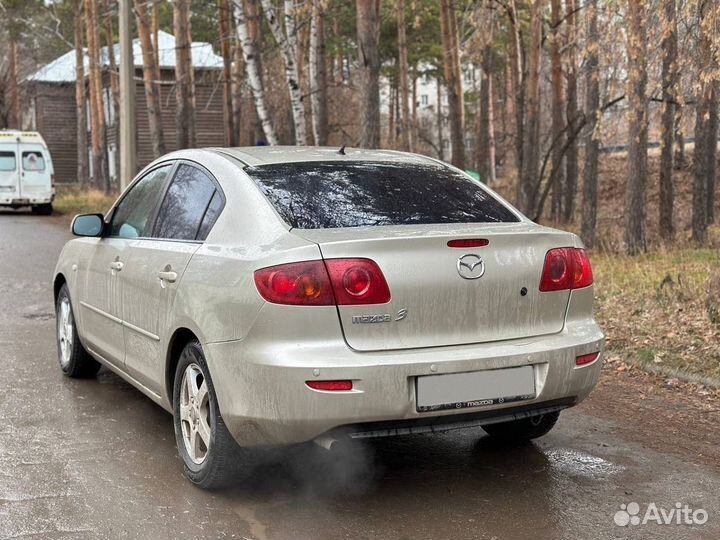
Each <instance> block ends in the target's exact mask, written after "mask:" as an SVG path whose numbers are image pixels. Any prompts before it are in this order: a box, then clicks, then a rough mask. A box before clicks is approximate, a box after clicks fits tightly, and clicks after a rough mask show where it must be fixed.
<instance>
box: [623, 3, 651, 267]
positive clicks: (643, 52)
mask: <svg viewBox="0 0 720 540" xmlns="http://www.w3.org/2000/svg"><path fill="white" fill-rule="evenodd" d="M626 6H627V14H628V17H627V18H628V35H627V54H628V82H627V92H626V93H627V96H628V101H629V109H628V132H629V133H630V134H631V136H630V140H629V144H628V164H627V182H626V189H625V234H624V239H625V250H626V251H627V253H628V255H637V254H638V253H640V252H643V251H645V250H646V249H647V245H646V238H645V212H646V209H645V206H646V199H647V141H648V104H647V79H648V77H647V61H646V58H647V32H646V24H647V4H646V0H627V1H626Z"/></svg>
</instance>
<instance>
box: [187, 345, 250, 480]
mask: <svg viewBox="0 0 720 540" xmlns="http://www.w3.org/2000/svg"><path fill="white" fill-rule="evenodd" d="M191 397H192V400H191V399H190V398H191ZM181 406H182V407H183V411H181ZM173 417H174V418H173V423H174V425H175V441H176V443H177V447H178V452H179V453H180V457H181V458H182V460H183V462H184V465H185V468H184V470H185V476H186V477H187V478H188V480H190V481H191V482H192V483H193V484H195V485H197V486H198V487H201V488H203V489H210V490H212V489H219V488H222V487H226V486H228V485H230V484H232V483H233V482H234V481H235V480H237V472H238V468H239V466H240V464H241V462H242V457H243V456H242V451H241V449H240V447H239V446H238V444H237V442H235V439H233V437H232V435H230V432H229V431H228V429H227V427H225V422H223V419H222V416H221V415H220V409H219V408H218V404H217V397H216V395H215V388H214V386H213V384H212V380H211V379H210V373H209V371H208V367H207V363H206V362H205V355H204V354H203V351H202V347H201V346H200V343H199V342H198V341H197V340H192V341H190V342H189V343H188V344H187V345H186V346H185V348H184V349H183V351H182V353H181V354H180V360H179V361H178V365H177V369H176V370H175V383H174V385H173ZM193 432H194V435H193ZM203 433H205V436H203ZM193 437H194V438H193ZM206 438H207V439H209V444H208V443H207V442H206V440H205V439H206ZM193 441H194V443H193Z"/></svg>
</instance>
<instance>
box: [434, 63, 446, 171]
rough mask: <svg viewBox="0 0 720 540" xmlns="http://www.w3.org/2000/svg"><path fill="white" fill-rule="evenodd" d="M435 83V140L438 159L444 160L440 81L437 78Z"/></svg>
mask: <svg viewBox="0 0 720 540" xmlns="http://www.w3.org/2000/svg"><path fill="white" fill-rule="evenodd" d="M436 82H437V111H436V112H437V120H436V123H437V126H436V127H437V138H438V159H439V160H441V161H444V160H445V144H444V142H445V141H444V140H443V109H442V79H441V78H440V77H438V78H437V79H436Z"/></svg>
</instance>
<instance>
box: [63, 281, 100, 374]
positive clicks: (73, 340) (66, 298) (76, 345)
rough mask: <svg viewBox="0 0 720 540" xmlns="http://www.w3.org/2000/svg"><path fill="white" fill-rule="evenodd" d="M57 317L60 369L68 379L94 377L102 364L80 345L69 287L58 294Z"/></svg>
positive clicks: (65, 287)
mask: <svg viewBox="0 0 720 540" xmlns="http://www.w3.org/2000/svg"><path fill="white" fill-rule="evenodd" d="M55 317H56V320H57V349H58V362H59V363H60V369H61V370H62V372H63V373H64V374H65V375H67V376H68V377H74V378H80V377H93V376H94V375H95V374H96V373H97V372H98V370H99V369H100V364H99V363H98V362H97V360H95V359H94V358H93V357H91V356H90V355H89V354H88V352H87V351H86V350H85V348H84V347H83V346H82V343H80V338H79V337H78V332H77V325H76V324H75V315H74V314H73V308H72V303H71V302H70V291H69V290H68V288H67V285H63V286H62V287H61V288H60V291H59V292H58V295H57V301H56V302H55Z"/></svg>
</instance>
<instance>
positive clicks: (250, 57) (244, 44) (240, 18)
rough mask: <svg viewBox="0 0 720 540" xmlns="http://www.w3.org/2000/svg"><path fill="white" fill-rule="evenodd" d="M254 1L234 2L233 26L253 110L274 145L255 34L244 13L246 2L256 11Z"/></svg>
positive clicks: (275, 135) (274, 133) (273, 130)
mask: <svg viewBox="0 0 720 540" xmlns="http://www.w3.org/2000/svg"><path fill="white" fill-rule="evenodd" d="M255 2H256V0H237V1H236V2H235V10H234V13H235V27H236V30H237V34H238V41H239V42H240V47H241V49H242V53H243V59H244V60H245V69H246V70H247V76H248V84H249V85H250V89H251V90H252V94H253V100H254V101H255V111H256V112H257V116H258V120H259V122H260V125H261V126H262V130H263V133H264V134H265V138H266V139H267V142H268V143H269V144H273V145H274V144H278V138H277V134H276V132H275V128H274V126H273V124H272V120H271V119H270V115H269V113H268V110H267V107H266V105H265V89H264V87H263V80H262V71H261V70H260V50H259V48H258V44H257V39H256V38H257V36H252V37H251V35H250V29H249V22H250V21H249V20H248V17H247V15H246V7H245V6H246V4H248V5H249V7H250V8H251V9H252V10H253V14H255V13H257V9H256V8H257V6H256V5H255ZM253 38H255V39H253Z"/></svg>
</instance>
